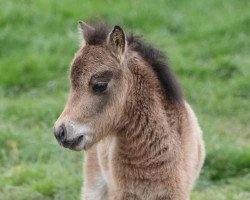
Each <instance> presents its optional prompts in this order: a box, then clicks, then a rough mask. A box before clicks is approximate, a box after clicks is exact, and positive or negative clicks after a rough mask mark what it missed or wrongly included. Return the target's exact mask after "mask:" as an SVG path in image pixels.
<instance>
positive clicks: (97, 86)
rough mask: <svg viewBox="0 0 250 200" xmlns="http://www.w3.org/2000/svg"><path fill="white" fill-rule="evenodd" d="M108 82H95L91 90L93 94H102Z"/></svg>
mask: <svg viewBox="0 0 250 200" xmlns="http://www.w3.org/2000/svg"><path fill="white" fill-rule="evenodd" d="M107 86H108V82H97V83H95V84H94V85H93V87H92V89H93V91H94V92H95V93H101V92H104V91H105V90H106V89H107Z"/></svg>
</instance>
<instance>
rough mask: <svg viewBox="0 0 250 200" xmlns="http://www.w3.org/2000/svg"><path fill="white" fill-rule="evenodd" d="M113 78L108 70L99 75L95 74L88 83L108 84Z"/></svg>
mask: <svg viewBox="0 0 250 200" xmlns="http://www.w3.org/2000/svg"><path fill="white" fill-rule="evenodd" d="M112 77H113V72H112V71H110V70H106V71H103V72H100V73H97V74H95V75H93V76H92V77H91V80H90V83H93V82H97V81H99V82H108V81H110V79H111V78H112Z"/></svg>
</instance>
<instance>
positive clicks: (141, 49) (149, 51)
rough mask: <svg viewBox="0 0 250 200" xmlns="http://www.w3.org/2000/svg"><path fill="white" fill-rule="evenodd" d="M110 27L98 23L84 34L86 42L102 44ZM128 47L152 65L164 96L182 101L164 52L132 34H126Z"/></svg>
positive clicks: (180, 91) (177, 84) (175, 100)
mask: <svg viewBox="0 0 250 200" xmlns="http://www.w3.org/2000/svg"><path fill="white" fill-rule="evenodd" d="M109 31H110V29H109V28H108V26H107V25H106V24H105V23H100V24H99V25H98V26H96V27H95V29H94V30H91V31H89V32H88V33H87V34H86V37H85V40H86V43H88V44H90V45H98V44H102V43H103V42H105V41H106V39H107V36H108V33H109ZM127 42H128V46H129V49H131V50H133V51H136V52H138V53H139V55H140V56H141V57H142V58H143V59H144V60H145V61H146V62H147V63H148V64H149V66H151V67H152V69H153V71H154V73H155V74H156V76H157V77H158V79H159V81H160V82H161V85H162V87H163V88H164V91H165V95H166V98H167V99H169V100H171V101H173V102H182V100H183V94H182V89H181V86H180V84H179V83H178V81H177V80H176V77H175V75H174V74H173V73H172V71H171V68H170V65H169V64H168V62H167V57H166V56H165V54H164V53H163V52H162V51H160V50H158V49H157V48H155V47H153V46H152V45H150V44H148V43H146V42H145V41H144V40H143V39H142V38H141V37H138V36H134V35H133V34H131V35H129V36H127Z"/></svg>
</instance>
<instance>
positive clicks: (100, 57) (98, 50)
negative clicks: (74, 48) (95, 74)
mask: <svg viewBox="0 0 250 200" xmlns="http://www.w3.org/2000/svg"><path fill="white" fill-rule="evenodd" d="M117 65H118V61H117V60H116V58H115V57H114V56H112V54H111V52H110V51H109V50H108V49H107V47H105V46H101V45H97V46H94V45H86V46H85V47H83V48H81V49H80V50H79V51H78V53H77V54H76V56H75V58H74V60H73V62H72V65H71V71H75V70H76V71H78V72H79V71H82V72H92V71H98V70H99V69H100V68H102V67H111V68H112V67H116V66H117Z"/></svg>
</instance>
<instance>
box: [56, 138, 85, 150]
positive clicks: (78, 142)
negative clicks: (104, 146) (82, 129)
mask: <svg viewBox="0 0 250 200" xmlns="http://www.w3.org/2000/svg"><path fill="white" fill-rule="evenodd" d="M86 143H87V141H86V140H85V138H84V136H83V135H81V136H79V137H78V138H76V139H71V140H64V141H62V142H60V145H62V146H63V147H65V148H68V149H71V150H74V151H81V150H84V149H85V146H86Z"/></svg>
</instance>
